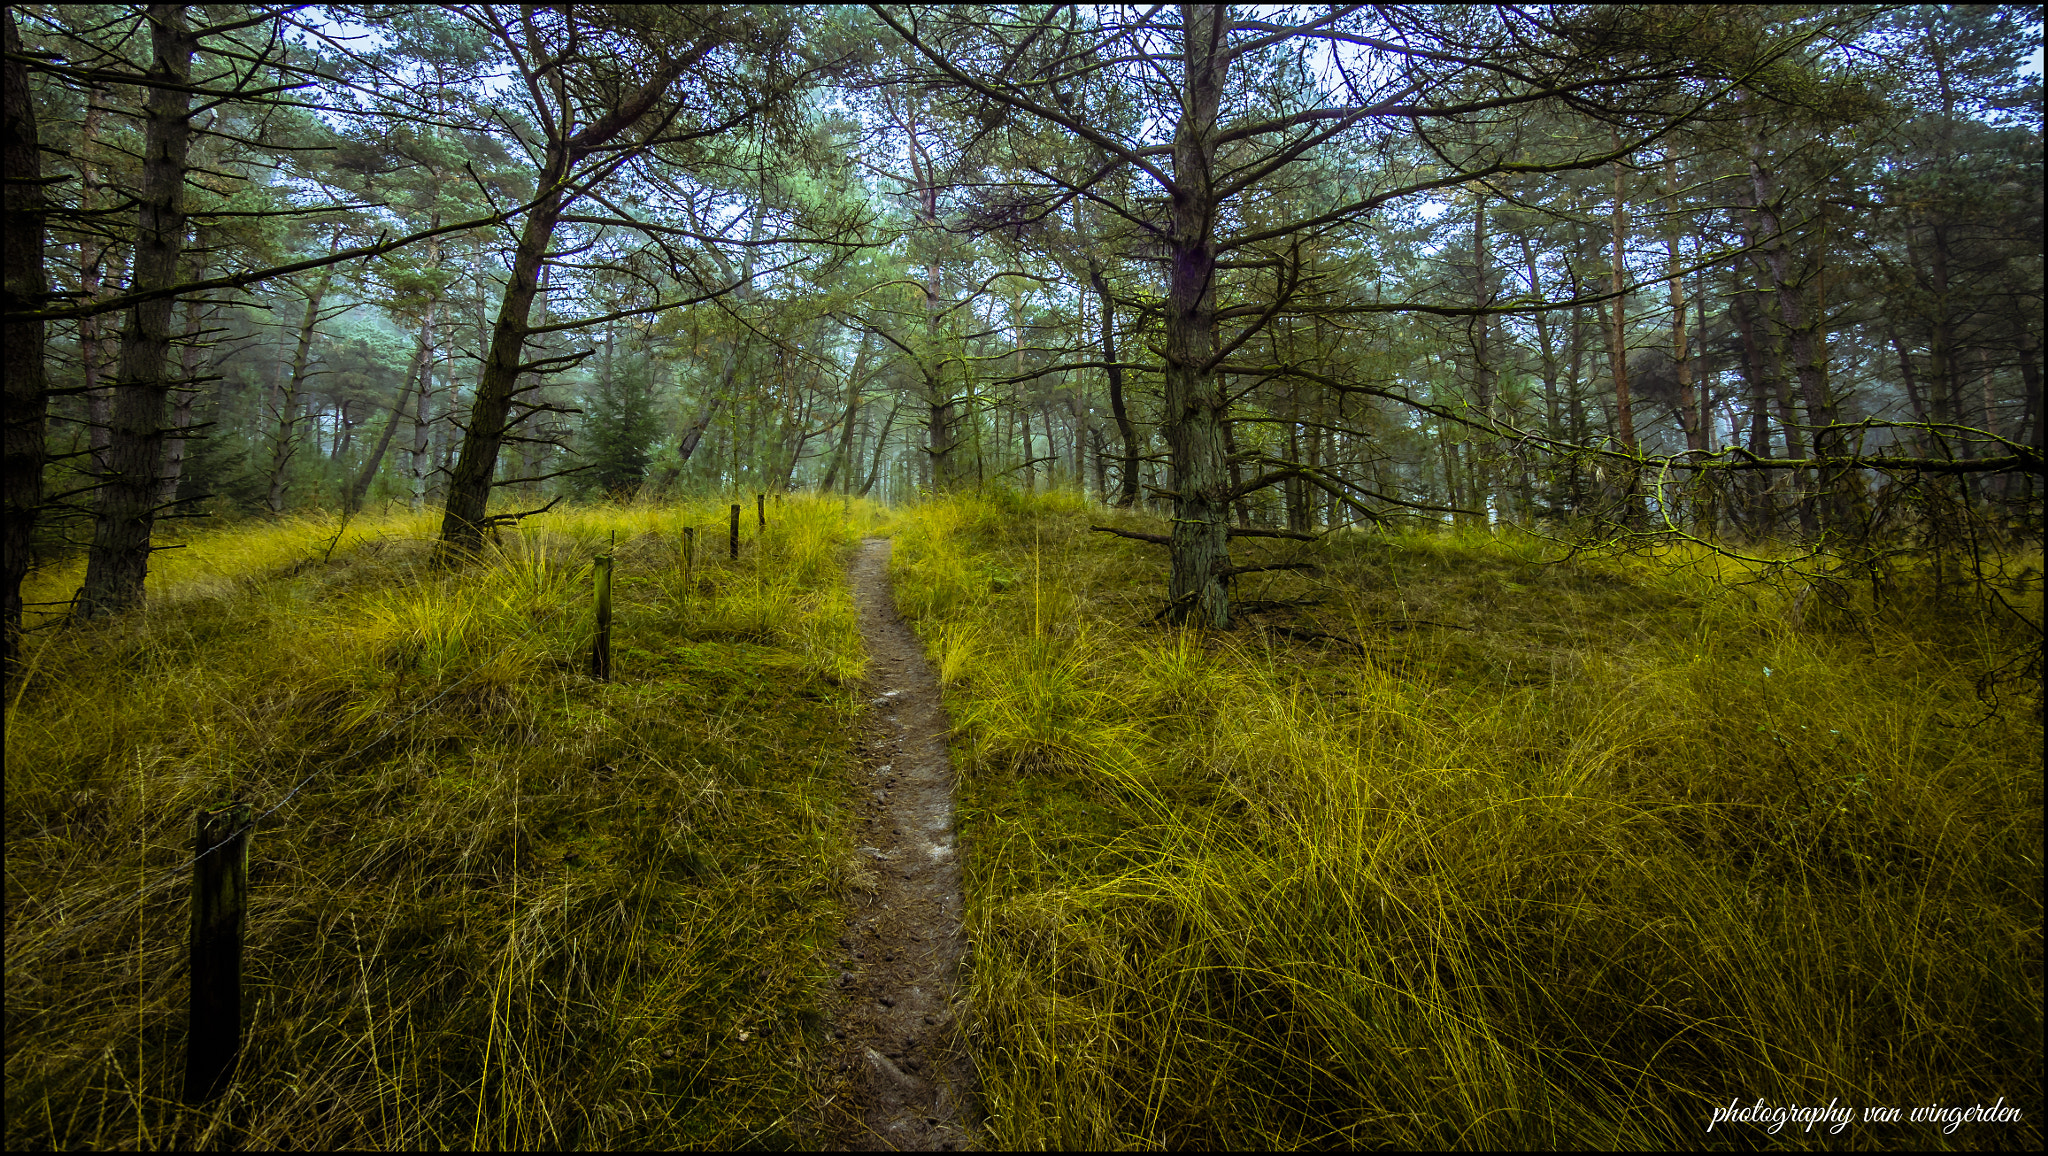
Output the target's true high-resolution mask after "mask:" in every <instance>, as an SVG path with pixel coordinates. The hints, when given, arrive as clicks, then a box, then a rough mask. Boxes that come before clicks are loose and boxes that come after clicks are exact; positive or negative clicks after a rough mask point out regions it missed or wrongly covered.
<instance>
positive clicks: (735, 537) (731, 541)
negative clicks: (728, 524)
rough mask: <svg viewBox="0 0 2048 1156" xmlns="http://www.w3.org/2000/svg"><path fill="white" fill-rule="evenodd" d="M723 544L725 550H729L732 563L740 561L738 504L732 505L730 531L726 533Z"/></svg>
mask: <svg viewBox="0 0 2048 1156" xmlns="http://www.w3.org/2000/svg"><path fill="white" fill-rule="evenodd" d="M725 544H726V547H727V549H729V550H731V552H732V559H733V561H735V562H737V561H739V559H740V504H739V503H738V502H734V503H733V504H732V529H731V530H730V531H729V532H728V533H727V534H726V541H725Z"/></svg>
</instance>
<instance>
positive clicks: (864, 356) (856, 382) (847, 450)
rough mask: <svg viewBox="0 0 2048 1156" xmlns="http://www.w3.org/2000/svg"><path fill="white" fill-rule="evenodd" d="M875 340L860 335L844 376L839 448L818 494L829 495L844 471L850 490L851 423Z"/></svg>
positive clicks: (864, 334) (868, 335) (858, 406)
mask: <svg viewBox="0 0 2048 1156" xmlns="http://www.w3.org/2000/svg"><path fill="white" fill-rule="evenodd" d="M874 338H875V335H874V334H873V333H872V332H867V333H862V334H861V336H860V348H858V349H856V350H854V353H853V372H852V373H849V374H847V375H846V415H845V416H844V417H843V418H841V419H840V425H839V448H838V449H837V450H835V451H833V453H832V464H831V466H829V467H827V469H826V470H825V480H824V481H823V482H822V483H820V484H819V486H818V490H819V492H820V493H830V492H831V491H832V483H833V482H835V481H837V480H838V478H839V471H840V470H841V469H845V470H846V481H847V488H848V489H851V488H852V484H853V475H854V473H855V471H854V469H853V468H852V465H851V464H850V463H851V462H852V457H851V455H852V453H853V421H854V417H855V415H857V414H858V413H859V412H860V387H861V382H862V380H863V379H864V377H865V375H866V371H867V364H868V345H869V343H870V342H872V341H873V340H874Z"/></svg>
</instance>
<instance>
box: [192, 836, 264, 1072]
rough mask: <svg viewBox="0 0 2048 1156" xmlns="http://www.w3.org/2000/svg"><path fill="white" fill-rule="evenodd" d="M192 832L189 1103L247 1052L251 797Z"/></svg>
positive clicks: (228, 1070) (232, 1067)
mask: <svg viewBox="0 0 2048 1156" xmlns="http://www.w3.org/2000/svg"><path fill="white" fill-rule="evenodd" d="M197 827H198V829H197V831H196V832H195V833H194V835H193V837H192V853H193V855H194V858H193V861H192V945H191V969H192V999H191V1003H190V1006H189V1017H190V1022H189V1024H188V1027H187V1032H186V1037H185V1102H186V1103H187V1104H199V1103H203V1102H205V1101H207V1100H211V1099H213V1098H214V1097H215V1096H218V1095H220V1094H221V1092H222V1091H224V1090H226V1088H227V1085H228V1078H229V1077H230V1076H231V1075H233V1074H234V1070H235V1058H236V1057H237V1056H239V1055H240V1054H241V1051H242V922H243V913H244V912H245V911H247V909H248V899H249V804H247V803H231V804H229V805H228V806H226V807H222V808H221V809H219V810H217V811H201V812H199V821H198V824H197Z"/></svg>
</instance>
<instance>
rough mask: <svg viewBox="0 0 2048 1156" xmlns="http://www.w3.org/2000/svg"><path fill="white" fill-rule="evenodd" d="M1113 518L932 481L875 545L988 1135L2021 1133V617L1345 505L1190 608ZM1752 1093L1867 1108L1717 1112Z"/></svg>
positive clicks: (1864, 1136)
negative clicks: (931, 710) (1224, 607)
mask: <svg viewBox="0 0 2048 1156" xmlns="http://www.w3.org/2000/svg"><path fill="white" fill-rule="evenodd" d="M1106 516H1108V515H1105V514H1104V513H1103V512H1102V511H1100V510H1099V509H1097V510H1094V511H1092V512H1091V511H1090V510H1088V509H1087V508H1086V507H1084V506H1082V505H1081V504H1080V503H1079V502H1078V501H1077V500H1076V499H1074V498H1073V497H1072V496H1070V495H1069V496H1054V497H1048V498H1040V499H1036V500H1024V501H1020V500H1018V499H1016V498H1014V497H1000V498H996V499H974V498H963V499H957V500H953V501H949V502H943V503H934V504H931V505H927V506H924V507H921V508H919V509H918V510H916V511H914V512H913V513H912V516H911V517H910V518H909V519H908V521H907V524H906V526H905V528H904V529H903V531H902V532H901V533H900V534H899V537H898V542H897V548H896V550H895V554H894V562H893V567H894V570H895V578H896V582H897V597H898V601H899V605H900V606H901V607H902V608H903V610H904V612H905V613H906V615H909V616H911V617H912V618H913V619H914V620H916V622H917V624H918V628H919V630H920V632H921V633H922V635H923V637H924V638H925V640H926V642H927V645H928V647H929V649H930V651H931V654H932V657H933V662H934V666H935V668H936V669H937V670H938V672H939V673H940V676H941V678H942V679H943V680H944V681H945V683H946V684H947V695H948V707H949V710H950V711H951V714H952V717H953V721H954V724H955V726H956V730H957V735H958V738H957V740H956V752H957V756H958V759H959V761H960V763H961V764H962V767H963V783H962V787H961V796H960V809H961V813H960V830H961V835H962V845H963V849H964V851H965V854H966V871H967V887H968V895H967V911H968V920H969V934H970V936H971V940H972V954H971V957H970V959H971V964H970V968H969V971H970V990H969V1001H968V1002H969V1005H970V1006H971V1007H972V1009H973V1016H974V1025H973V1036H972V1040H973V1047H974V1049H975V1053H976V1055H977V1057H978V1062H979V1064H980V1066H981V1073H982V1079H983V1093H984V1096H985V1099H986V1106H987V1108H988V1111H989V1119H990V1127H991V1129H992V1135H991V1142H992V1144H994V1145H995V1146H998V1147H1003V1148H1070V1149H1072V1148H1080V1149H1088V1148H1123V1147H1169V1148H1178V1147H1204V1148H1240V1149H1254V1150H1256V1149H1259V1148H1265V1147H1276V1148H1297V1147H1327V1146H1343V1147H1352V1146H1361V1147H1367V1146H1369V1147H1381V1146H1386V1147H1400V1148H1555V1147H1590V1148H1617V1149H1634V1148H1644V1149H1662V1148H1681V1149H1683V1148H1693V1147H1699V1146H1702V1145H1706V1146H1729V1147H1753V1146H1762V1145H1770V1146H1777V1145H1782V1144H1797V1145H1814V1146H1829V1147H1850V1148H1874V1147H1886V1148H1892V1147H1901V1146H1912V1147H1930V1148H1982V1147H2010V1148H2017V1149H2026V1150H2032V1149H2035V1148H2038V1147H2039V1143H2040V1140H2041V1129H2040V1124H2039V1110H2040V1106H2041V1103H2040V1087H2041V1028H2042V1025H2041V1000H2042V986H2041V882H2042V875H2041V844H2042V834H2041V831H2042V828H2041V802H2042V799H2041V764H2040V752H2041V742H2042V733H2041V727H2040V722H2039V715H2038V709H2039V708H2038V700H2037V699H2030V698H2028V697H2026V696H2024V695H2020V696H2017V697H2015V696H2014V695H2013V694H2010V693H2005V694H2003V695H2001V693H2000V688H1999V687H1998V686H1996V685H1993V686H1991V688H1990V691H1989V693H1988V694H1987V693H1986V683H1985V681H1984V679H1983V677H1982V676H1983V674H1984V672H1985V671H1987V670H1991V669H1994V668H1999V667H2001V666H2006V667H2010V665H2011V660H2012V659H2013V657H2014V655H2015V654H2019V653H2021V650H2022V648H2023V647H2024V645H2025V644H2026V643H2028V642H2031V641H2032V639H2030V638H2028V637H2026V636H2025V632H2024V631H2020V630H2018V629H2017V628H2016V627H2015V625H2014V624H2013V622H2011V621H2008V620H2007V619H2006V618H2005V617H2004V616H2003V614H2002V613H2001V612H1999V611H1998V610H1997V608H1996V607H1995V606H1994V607H1990V608H1986V607H1982V606H1977V605H1967V604H1959V603H1955V602H1952V601H1951V602H1939V601H1933V600H1930V599H1926V598H1922V599H1920V600H1918V601H1916V600H1915V598H1914V597H1913V596H1912V592H1911V589H1910V587H1909V586H1906V585H1904V584H1901V585H1900V586H1898V587H1896V588H1895V589H1894V590H1893V591H1892V593H1891V595H1890V597H1889V598H1888V600H1887V601H1886V602H1885V603H1884V604H1883V605H1882V606H1877V607H1873V606H1870V605H1868V604H1867V603H1866V604H1864V605H1862V606H1860V607H1859V606H1856V605H1854V604H1848V603H1834V604H1830V606H1831V607H1832V609H1828V608H1826V607H1821V606H1816V605H1814V604H1812V603H1811V602H1810V600H1808V599H1807V598H1806V597H1805V595H1806V594H1807V593H1808V592H1809V591H1810V589H1811V584H1810V583H1809V584H1802V583H1801V582H1800V581H1799V580H1798V575H1797V574H1778V575H1776V576H1775V578H1774V579H1772V576H1771V575H1770V574H1769V573H1768V572H1767V568H1766V570H1765V571H1760V570H1757V569H1756V568H1753V567H1750V568H1745V566H1744V565H1743V564H1741V563H1737V562H1731V561H1729V560H1727V559H1723V558H1718V557H1715V556H1712V555H1708V554H1704V553H1684V552H1666V553H1664V554H1662V555H1658V556H1649V557H1633V558H1630V557H1620V558H1595V557H1579V558H1575V559H1572V560H1570V561H1565V562H1559V561H1558V559H1559V557H1560V555H1561V553H1562V552H1561V551H1559V550H1557V549H1555V548H1554V547H1552V546H1550V545H1549V544H1546V543H1544V542H1541V541H1538V540H1535V539H1531V538H1527V537H1521V536H1515V535H1511V534H1507V533H1503V534H1501V535H1499V536H1494V535H1488V534H1485V533H1471V532H1466V533H1458V534H1428V533H1416V534H1394V535H1377V534H1374V535H1366V534H1340V535H1336V536H1333V537H1331V538H1328V539H1326V540H1324V541H1323V542H1322V543H1320V544H1317V545H1314V546H1300V547H1297V546H1294V545H1292V544H1283V545H1282V546H1280V547H1278V548H1274V547H1270V546H1263V545H1262V544H1254V543H1248V542H1240V543H1238V544H1237V545H1236V546H1235V547H1234V550H1235V551H1236V553H1238V554H1239V555H1241V556H1251V555H1264V556H1274V557H1279V558H1283V559H1287V560H1307V561H1312V562H1315V563H1316V564H1318V566H1319V567H1320V571H1319V573H1318V574H1317V575H1314V576H1305V575H1295V574H1288V575H1286V576H1284V577H1279V578H1274V579H1272V580H1270V581H1263V580H1252V581H1245V582H1241V583H1240V588H1239V589H1238V590H1237V591H1236V597H1238V598H1239V599H1241V600H1244V601H1245V602H1246V603H1250V602H1252V600H1253V599H1257V600H1259V601H1261V602H1263V603H1265V604H1267V605H1268V607H1269V609H1268V610H1267V612H1264V613H1257V614H1252V615H1247V616H1245V619H1244V620H1243V621H1242V622H1241V623H1240V625H1239V626H1238V628H1237V629H1235V630H1234V631H1232V632H1230V633H1227V634H1212V635H1207V636H1204V635H1200V634H1195V633H1189V632H1184V631H1179V630H1174V629H1169V628H1165V627H1161V626H1157V625H1150V624H1148V623H1147V619H1149V618H1150V617H1151V616H1152V614H1153V612H1154V611H1155V610H1156V609H1157V608H1158V606H1159V605H1160V604H1161V601H1162V599H1161V597H1160V589H1161V586H1162V585H1163V575H1164V568H1165V557H1164V552H1163V551H1161V550H1158V549H1157V548H1155V547H1151V546H1148V545H1144V544H1141V543H1136V542H1131V541H1126V540H1119V539H1111V538H1108V537H1106V536H1104V535H1100V534H1090V533H1089V532H1088V531H1087V525H1088V523H1089V521H1090V520H1094V521H1097V522H1100V521H1102V520H1103V519H1104V518H1105V517H1106ZM1127 520H1128V521H1129V524H1130V525H1131V526H1132V527H1133V528H1139V527H1141V526H1144V520H1143V519H1139V518H1136V517H1131V518H1129V519H1127ZM1144 528H1148V529H1156V527H1152V526H1144ZM2031 573H2033V574H2034V575H2036V576H2037V577H2036V579H2035V581H2033V583H2032V585H2031V587H2029V588H2025V589H2020V590H2016V591H2013V592H2010V593H2008V594H2007V595H2006V597H2007V598H2008V599H2009V600H2010V601H2011V602H2012V603H2013V604H2014V605H2015V606H2016V607H2017V608H2019V609H2020V610H2022V611H2023V612H2026V613H2031V614H2032V616H2033V620H2034V621H2035V622H2036V623H2038V621H2039V610H2040V585H2039V581H2038V574H2039V569H2038V567H2037V568H2035V569H2034V570H2033V571H2031ZM1766 579H1772V580H1766ZM1823 611H1825V612H1823ZM2011 689H2012V688H2011V685H2010V684H2008V685H2006V686H2005V687H2004V690H2005V691H2010V690H2011ZM2001 1097H2002V1098H2003V1100H2004V1103H2005V1105H2007V1106H2009V1107H2017V1108H2019V1109H2020V1110H2021V1112H2022V1116H2021V1117H2020V1119H2019V1120H2018V1122H2016V1123H2006V1124H1981V1123H1979V1124H1964V1125H1962V1126H1960V1127H1959V1128H1956V1129H1955V1130H1953V1131H1952V1132H1944V1131H1943V1130H1942V1128H1941V1126H1940V1125H1934V1124H1918V1125H1915V1124H1907V1123H1900V1124H1889V1125H1887V1124H1877V1123H1868V1124H1866V1123H1864V1122H1863V1121H1862V1115H1861V1112H1862V1109H1863V1108H1865V1107H1870V1106H1891V1107H1898V1108H1902V1109H1908V1110H1910V1109H1912V1108H1916V1107H1924V1106H1928V1105H1936V1106H1944V1107H1962V1108H1967V1107H1970V1106H1971V1105H1973V1104H1983V1105H1987V1106H1989V1105H1991V1104H1993V1103H1994V1102H1996V1101H1998V1100H1999V1099H2000V1098H2001ZM1759 1099H1762V1100H1763V1101H1765V1102H1766V1105H1767V1107H1769V1108H1783V1107H1813V1106H1827V1105H1829V1104H1831V1103H1833V1104H1835V1105H1837V1106H1838V1107H1839V1106H1842V1105H1847V1106H1850V1107H1852V1108H1853V1109H1854V1110H1855V1112H1856V1122H1854V1123H1852V1124H1850V1125H1849V1126H1848V1127H1847V1128H1846V1129H1843V1130H1841V1131H1840V1132H1839V1133H1831V1132H1830V1131H1829V1128H1828V1127H1827V1126H1822V1127H1819V1128H1814V1129H1812V1130H1811V1131H1806V1130H1802V1126H1801V1125H1799V1124H1796V1123H1795V1124H1792V1125H1790V1126H1788V1127H1786V1128H1784V1129H1783V1130H1782V1131H1779V1132H1777V1133H1776V1134H1771V1133H1769V1132H1767V1131H1766V1129H1765V1127H1764V1126H1757V1125H1736V1126H1731V1125H1729V1124H1727V1123H1723V1124H1720V1125H1719V1126H1718V1127H1716V1128H1715V1129H1714V1130H1713V1131H1712V1132H1711V1133H1710V1132H1708V1131H1707V1127H1708V1124H1709V1123H1710V1121H1711V1119H1712V1113H1713V1111H1714V1110H1715V1109H1716V1108H1717V1107H1726V1106H1728V1105H1729V1104H1730V1103H1731V1102H1734V1101H1739V1102H1740V1104H1741V1106H1743V1107H1749V1106H1751V1105H1753V1104H1755V1102H1756V1101H1757V1100H1759Z"/></svg>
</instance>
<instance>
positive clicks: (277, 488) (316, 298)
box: [268, 229, 341, 514]
mask: <svg viewBox="0 0 2048 1156" xmlns="http://www.w3.org/2000/svg"><path fill="white" fill-rule="evenodd" d="M340 245H341V230H340V229H336V230H335V231H334V240H333V241H332V242H331V246H330V247H333V248H339V247H340ZM333 283H334V266H332V265H328V266H326V267H325V268H323V269H321V270H320V276H319V278H318V279H316V280H315V281H314V282H313V288H312V289H311V290H310V291H309V292H307V294H306V313H305V316H304V317H302V318H301V319H300V321H299V339H298V345H297V347H296V348H295V349H293V351H292V375H291V377H290V378H288V379H287V380H286V382H285V385H284V388H283V390H282V391H281V392H280V393H278V394H276V395H274V396H273V410H274V412H273V415H272V419H271V435H270V493H269V499H268V502H269V506H270V512H271V513H272V514H281V513H283V512H284V496H285V490H286V489H287V488H288V487H289V485H290V483H289V482H288V481H287V471H288V469H289V468H290V466H291V461H292V458H293V457H294V456H295V455H296V454H297V453H298V452H299V436H298V423H299V409H300V406H301V404H302V400H303V398H304V396H305V395H304V390H305V384H306V368H307V366H308V365H309V364H310V363H311V360H312V351H313V330H314V327H315V326H316V325H317V324H318V322H319V319H320V303H321V302H322V301H323V300H325V299H326V297H327V290H328V287H329V286H331V285H333ZM316 433H317V431H316Z"/></svg>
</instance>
